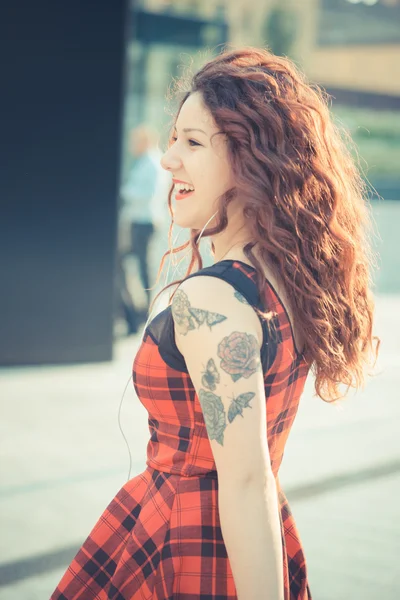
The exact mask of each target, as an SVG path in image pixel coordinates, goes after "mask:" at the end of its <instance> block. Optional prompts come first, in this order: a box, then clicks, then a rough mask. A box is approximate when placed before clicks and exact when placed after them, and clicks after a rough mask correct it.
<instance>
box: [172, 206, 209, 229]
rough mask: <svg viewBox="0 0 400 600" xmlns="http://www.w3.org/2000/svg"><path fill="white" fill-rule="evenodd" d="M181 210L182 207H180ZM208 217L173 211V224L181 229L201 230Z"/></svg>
mask: <svg viewBox="0 0 400 600" xmlns="http://www.w3.org/2000/svg"><path fill="white" fill-rule="evenodd" d="M182 208H183V207H182ZM208 218H209V217H202V216H201V217H200V216H199V215H198V214H197V215H196V214H193V212H192V211H190V210H186V209H184V210H179V209H178V210H177V209H176V208H175V210H174V223H176V225H178V226H179V227H182V228H183V229H200V230H201V229H203V227H204V225H205V223H207V220H208Z"/></svg>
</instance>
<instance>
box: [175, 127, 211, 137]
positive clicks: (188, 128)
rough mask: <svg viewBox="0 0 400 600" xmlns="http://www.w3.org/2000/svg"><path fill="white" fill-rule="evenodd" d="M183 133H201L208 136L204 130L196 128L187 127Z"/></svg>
mask: <svg viewBox="0 0 400 600" xmlns="http://www.w3.org/2000/svg"><path fill="white" fill-rule="evenodd" d="M175 129H176V127H175ZM182 131H183V132H184V133H189V131H201V133H204V135H207V134H206V132H205V131H203V130H202V129H196V128H194V127H185V128H184V129H182Z"/></svg>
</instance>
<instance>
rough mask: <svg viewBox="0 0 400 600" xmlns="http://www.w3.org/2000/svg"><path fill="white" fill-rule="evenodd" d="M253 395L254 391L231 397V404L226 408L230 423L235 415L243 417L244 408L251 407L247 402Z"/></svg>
mask: <svg viewBox="0 0 400 600" xmlns="http://www.w3.org/2000/svg"><path fill="white" fill-rule="evenodd" d="M254 396H255V394H254V392H247V393H246V394H240V396H238V397H237V398H232V402H231V405H230V407H229V409H228V421H229V423H232V421H233V419H234V418H235V417H237V415H240V416H241V417H243V409H244V408H247V407H249V408H252V407H251V406H250V404H249V402H250V400H251V399H252V398H253V397H254Z"/></svg>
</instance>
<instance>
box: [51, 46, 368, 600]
mask: <svg viewBox="0 0 400 600" xmlns="http://www.w3.org/2000/svg"><path fill="white" fill-rule="evenodd" d="M162 166H163V167H164V168H165V169H167V170H168V171H170V172H171V174H172V178H173V181H174V188H173V190H171V194H170V197H169V206H170V210H171V214H172V215H173V220H174V222H176V223H177V224H178V225H180V226H181V227H185V228H189V229H190V231H191V239H190V241H189V242H187V243H186V244H184V245H183V246H181V247H179V248H176V249H170V251H169V253H166V255H165V256H164V257H163V260H162V263H161V267H160V272H161V268H162V266H163V263H164V260H165V258H166V256H167V255H168V254H170V253H171V252H178V251H181V250H183V249H184V248H186V247H189V246H191V250H192V260H191V263H190V265H189V268H188V272H187V274H186V277H185V278H184V279H183V280H180V281H179V282H175V284H176V283H178V284H179V287H177V288H176V289H175V292H174V294H173V296H172V302H171V304H170V305H169V306H168V307H167V308H166V309H165V310H163V311H161V312H160V313H159V314H158V315H157V316H156V317H155V318H154V319H152V320H151V322H150V323H149V324H148V326H147V327H146V328H145V332H144V336H143V341H142V344H141V346H140V348H139V350H138V353H137V355H136V357H135V360H134V365H133V381H134V385H135V389H136V392H137V394H138V397H139V399H140V401H141V402H142V404H143V405H144V406H145V408H146V409H147V410H148V412H149V428H150V433H151V438H150V441H149V444H148V448H147V454H148V460H147V469H146V470H145V471H144V472H143V473H141V474H140V475H138V476H136V477H134V478H133V479H131V480H130V481H128V482H127V484H126V485H124V487H123V488H122V489H121V490H120V491H119V493H118V494H117V496H116V497H115V499H114V500H113V501H112V502H111V503H110V505H109V506H108V508H107V509H106V510H105V512H104V513H103V515H102V517H101V518H100V520H99V521H98V523H97V525H96V526H95V528H94V530H93V531H92V533H91V534H90V536H89V537H88V539H87V540H86V542H85V543H84V545H83V547H82V549H81V550H80V551H79V552H78V554H77V556H76V558H75V559H74V561H73V562H72V564H71V565H70V567H69V569H68V571H67V572H66V574H65V575H64V577H63V579H62V581H61V582H60V584H59V586H58V588H57V590H56V591H55V592H54V594H53V596H52V599H53V600H55V599H58V600H60V599H61V598H62V599H64V600H65V599H68V600H72V599H76V600H78V599H80V600H84V599H85V600H86V599H92V598H93V599H94V598H97V599H105V598H115V599H117V598H118V600H127V599H128V598H129V599H130V600H131V599H133V598H135V599H136V598H137V599H139V598H147V599H150V598H152V599H153V600H156V599H157V600H161V599H162V600H166V599H167V598H168V599H172V598H174V599H181V600H183V599H185V600H189V598H193V599H195V598H196V599H198V598H200V599H201V598H203V599H205V598H207V599H210V598H215V599H217V598H218V599H221V600H222V599H231V600H233V599H236V598H238V599H239V600H260V599H262V598H265V599H266V600H281V599H285V600H289V599H290V600H294V599H296V600H306V599H310V598H311V594H310V589H309V585H308V579H307V568H306V562H305V558H304V554H303V549H302V545H301V541H300V538H299V534H298V532H297V529H296V525H295V522H294V520H293V516H292V514H291V512H290V508H289V506H288V503H287V500H286V498H285V495H284V492H283V491H282V489H281V486H280V484H279V477H278V474H279V467H280V464H281V461H282V457H283V453H284V449H285V443H286V440H287V437H288V435H289V432H290V429H291V426H292V424H293V421H294V418H295V416H296V412H297V408H298V404H299V400H300V396H301V394H302V391H303V388H304V383H305V380H306V377H307V374H308V372H309V370H310V369H311V368H312V369H313V372H314V374H315V389H316V394H317V395H318V396H319V397H320V398H321V399H323V400H325V401H329V402H330V401H334V400H335V399H337V398H338V397H340V394H339V384H341V383H342V384H345V385H346V386H348V387H349V386H353V387H359V386H361V385H362V384H363V381H364V368H365V366H366V365H367V364H368V363H369V361H370V359H371V358H372V355H373V354H374V353H375V355H377V352H378V349H379V340H377V345H376V347H375V352H373V348H372V346H373V338H372V322H373V300H372V297H371V293H370V290H369V287H368V286H369V275H370V266H371V260H372V259H371V251H370V248H369V246H368V228H369V224H370V221H369V215H368V210H367V207H366V204H365V202H364V199H363V192H364V190H363V186H362V183H361V179H360V176H359V175H358V173H357V170H356V169H355V167H354V165H353V163H352V162H351V159H350V157H349V154H348V152H347V151H346V149H345V147H344V145H343V144H342V142H341V140H340V136H339V135H338V133H337V132H336V130H335V127H334V126H333V124H332V122H331V120H330V116H329V111H328V109H327V107H326V105H325V102H324V99H323V97H322V95H321V93H320V92H318V91H317V90H315V89H313V88H311V87H310V86H309V85H307V83H306V82H305V80H304V78H303V77H302V76H301V75H300V74H299V72H298V71H297V70H296V68H295V67H294V65H293V64H292V63H291V62H290V61H288V60H286V59H284V58H278V57H276V56H273V55H272V54H270V53H269V52H267V51H264V50H258V49H254V48H245V49H242V50H236V51H231V52H224V53H223V54H221V55H220V56H218V57H216V58H215V59H214V60H212V61H211V62H209V63H208V64H206V65H205V66H204V67H203V68H202V69H201V70H200V71H199V72H198V73H197V74H196V75H195V76H194V78H193V80H192V82H191V87H190V89H189V91H188V92H187V93H186V94H185V95H184V96H183V99H182V101H181V103H180V107H179V109H178V112H177V115H176V119H175V122H174V130H173V133H172V136H171V140H170V144H169V148H168V150H167V152H166V153H165V155H164V156H163V158H162ZM173 194H174V195H175V202H174V204H173V207H172V203H171V196H172V195H173ZM212 221H214V223H213V224H211V225H210V226H208V227H207V225H208V224H209V223H210V222H212ZM201 235H204V236H208V237H209V238H210V240H211V242H212V244H211V246H212V251H213V254H214V259H215V261H214V264H213V265H211V266H210V267H207V268H202V260H201V257H200V254H199V251H198V247H197V246H198V242H199V239H200V237H201ZM194 267H197V270H194ZM170 285H173V284H170ZM167 287H168V286H167ZM374 339H375V338H374Z"/></svg>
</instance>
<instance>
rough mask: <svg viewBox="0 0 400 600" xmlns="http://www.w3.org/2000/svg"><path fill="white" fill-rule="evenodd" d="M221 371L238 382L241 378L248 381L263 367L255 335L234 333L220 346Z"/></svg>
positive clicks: (225, 338)
mask: <svg viewBox="0 0 400 600" xmlns="http://www.w3.org/2000/svg"><path fill="white" fill-rule="evenodd" d="M218 356H219V358H220V359H221V369H223V370H224V371H226V372H227V373H228V374H229V375H230V376H231V377H232V379H233V381H237V380H238V379H240V378H241V377H244V378H245V379H248V378H249V377H250V376H251V375H253V373H255V372H256V371H257V370H258V368H259V367H260V365H261V360H260V349H259V346H258V342H257V339H256V337H255V336H254V335H251V334H248V333H241V332H239V331H234V332H232V333H231V334H230V335H229V336H227V337H224V339H223V340H222V341H221V342H220V343H219V345H218Z"/></svg>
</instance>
